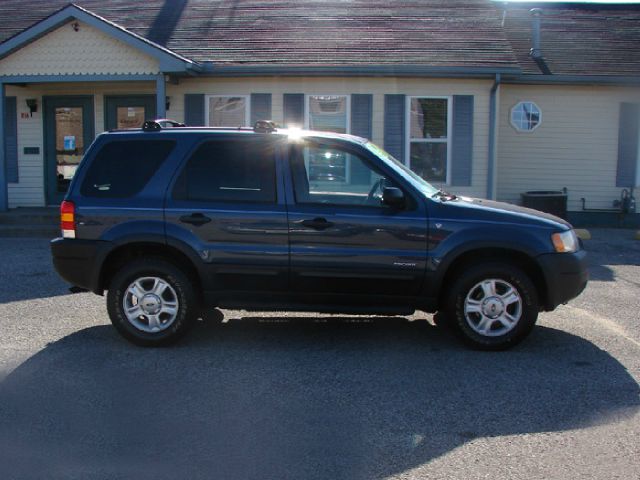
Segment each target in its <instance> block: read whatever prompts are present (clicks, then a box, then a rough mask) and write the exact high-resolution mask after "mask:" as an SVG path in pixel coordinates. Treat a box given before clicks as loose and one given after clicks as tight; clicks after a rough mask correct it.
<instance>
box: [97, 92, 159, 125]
mask: <svg viewBox="0 0 640 480" xmlns="http://www.w3.org/2000/svg"><path fill="white" fill-rule="evenodd" d="M156 97H157V95H156V94H155V93H141V94H139V95H136V94H125V95H105V96H104V98H103V105H102V107H103V119H102V120H103V122H104V123H103V125H104V129H105V131H109V126H108V121H107V117H108V116H109V113H108V112H109V110H108V104H109V100H116V101H117V100H135V99H138V98H140V99H145V100H149V101H151V103H152V106H153V109H154V110H157V105H156V103H157V101H156ZM156 113H157V112H156ZM155 118H156V115H155V114H154V116H153V119H155Z"/></svg>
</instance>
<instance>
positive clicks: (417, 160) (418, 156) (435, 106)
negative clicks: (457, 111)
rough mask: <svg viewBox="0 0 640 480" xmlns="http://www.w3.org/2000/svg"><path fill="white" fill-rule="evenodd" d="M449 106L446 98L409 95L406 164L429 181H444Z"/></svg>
mask: <svg viewBox="0 0 640 480" xmlns="http://www.w3.org/2000/svg"><path fill="white" fill-rule="evenodd" d="M449 106H450V102H449V99H448V98H427V97H411V98H409V122H408V123H409V135H408V136H409V148H408V154H409V161H408V167H409V168H411V170H413V171H414V172H415V173H417V174H418V175H420V176H421V177H422V178H424V179H425V180H428V181H431V182H441V183H446V182H447V174H448V170H449V169H448V163H449V152H450V147H449V140H450V138H451V135H450V134H449V130H450V126H449V120H450V117H451V115H450V113H449Z"/></svg>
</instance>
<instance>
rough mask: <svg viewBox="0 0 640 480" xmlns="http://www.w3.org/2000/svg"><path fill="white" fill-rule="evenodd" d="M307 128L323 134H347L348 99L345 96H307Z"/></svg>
mask: <svg viewBox="0 0 640 480" xmlns="http://www.w3.org/2000/svg"><path fill="white" fill-rule="evenodd" d="M307 127H308V128H309V129H310V130H320V131H323V132H336V133H349V97H348V96H347V95H309V96H308V97H307Z"/></svg>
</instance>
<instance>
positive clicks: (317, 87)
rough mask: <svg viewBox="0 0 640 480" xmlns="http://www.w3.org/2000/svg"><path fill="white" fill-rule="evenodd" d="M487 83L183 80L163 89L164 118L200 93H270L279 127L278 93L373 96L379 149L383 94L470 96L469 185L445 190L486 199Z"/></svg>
mask: <svg viewBox="0 0 640 480" xmlns="http://www.w3.org/2000/svg"><path fill="white" fill-rule="evenodd" d="M491 85H492V82H491V81H482V80H452V79H414V78H406V79H405V78H370V77H356V78H353V77H345V78H340V77H335V78H315V77H314V78H306V77H303V78H286V77H256V78H225V79H211V78H209V79H187V80H182V81H181V82H180V84H179V85H171V84H169V85H167V95H169V96H170V97H171V110H170V111H169V112H167V116H168V117H169V118H173V119H175V120H179V121H183V120H184V94H185V93H204V94H217V95H249V94H251V93H271V94H272V120H274V121H276V122H278V123H281V124H282V123H283V94H285V93H304V94H306V95H311V94H336V95H348V94H353V93H369V94H373V121H372V127H373V138H372V140H373V142H374V143H377V144H378V145H380V146H383V139H384V95H385V94H393V93H402V94H405V95H411V96H448V95H474V96H475V105H474V125H473V127H474V139H473V176H472V185H471V186H470V187H447V188H448V189H449V190H452V191H455V192H456V193H460V194H463V195H471V196H479V197H484V196H485V195H486V179H487V155H488V153H487V150H488V141H487V137H488V125H489V90H490V89H491Z"/></svg>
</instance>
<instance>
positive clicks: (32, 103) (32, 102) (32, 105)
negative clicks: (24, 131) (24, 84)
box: [27, 98, 38, 117]
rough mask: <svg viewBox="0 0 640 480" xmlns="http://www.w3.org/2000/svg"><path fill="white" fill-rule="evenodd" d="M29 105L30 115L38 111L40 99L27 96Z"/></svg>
mask: <svg viewBox="0 0 640 480" xmlns="http://www.w3.org/2000/svg"><path fill="white" fill-rule="evenodd" d="M27 107H29V116H31V117H33V114H34V113H35V112H37V111H38V100H37V99H35V98H27Z"/></svg>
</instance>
